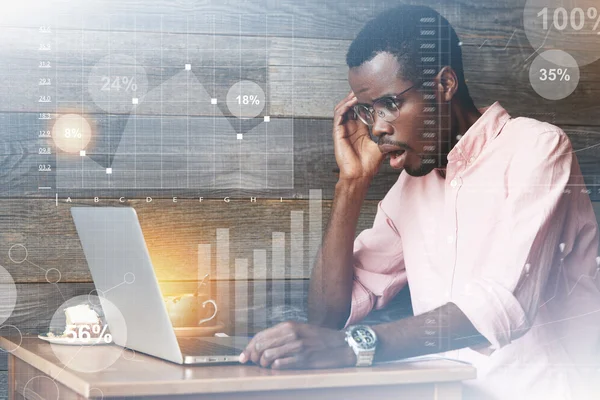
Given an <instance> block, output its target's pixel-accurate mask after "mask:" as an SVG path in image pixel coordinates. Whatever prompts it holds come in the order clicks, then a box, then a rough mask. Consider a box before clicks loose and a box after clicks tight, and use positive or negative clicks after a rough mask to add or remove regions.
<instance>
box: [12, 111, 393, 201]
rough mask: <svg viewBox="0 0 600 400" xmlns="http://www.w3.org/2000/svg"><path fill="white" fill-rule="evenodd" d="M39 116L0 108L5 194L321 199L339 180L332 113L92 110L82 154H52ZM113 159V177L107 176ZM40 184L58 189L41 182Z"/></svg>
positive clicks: (378, 186)
mask: <svg viewBox="0 0 600 400" xmlns="http://www.w3.org/2000/svg"><path fill="white" fill-rule="evenodd" d="M37 118H38V114H36V113H0V131H1V132H2V133H3V134H2V136H0V197H51V198H53V197H54V193H56V191H57V190H58V192H59V196H60V197H61V198H63V197H66V196H72V197H85V198H91V197H94V196H100V197H106V196H110V197H111V198H118V197H120V196H126V197H129V198H132V197H137V198H146V196H152V197H167V198H169V197H171V196H172V195H177V196H182V197H185V196H187V197H201V196H202V197H205V198H209V197H212V198H223V197H225V196H232V197H241V196H243V197H248V198H249V197H250V196H257V197H269V198H275V199H279V198H280V197H283V198H286V199H290V198H292V199H302V198H307V196H308V193H309V190H310V189H322V190H323V198H324V199H331V198H332V196H333V190H334V186H335V183H336V182H337V173H336V172H334V171H335V170H336V168H337V165H336V162H335V157H334V152H333V142H332V139H331V129H332V121H331V120H320V119H293V120H292V119H289V118H282V119H279V118H278V119H273V120H271V122H268V123H263V124H261V126H257V125H256V124H255V123H254V122H253V121H246V122H244V123H242V122H241V121H240V120H237V121H236V120H235V119H232V118H227V119H222V120H219V121H218V122H215V121H214V120H213V119H212V118H207V117H199V118H192V119H190V120H189V121H188V120H187V119H186V118H182V117H173V116H170V117H162V118H157V117H148V118H146V119H140V120H139V121H138V122H139V123H140V125H139V129H140V131H139V132H140V133H139V134H136V130H134V129H133V127H132V123H131V122H130V121H128V117H127V116H122V115H114V114H109V115H106V114H96V115H94V116H93V117H90V118H89V120H90V121H91V122H92V123H93V125H94V126H95V129H96V131H95V132H96V134H97V137H96V139H95V140H94V141H93V142H92V143H91V144H90V145H89V146H88V147H87V148H86V157H79V156H78V155H69V154H67V153H64V152H62V151H60V150H58V153H56V152H57V150H56V148H55V146H54V143H53V141H52V139H45V138H43V139H40V138H38V137H37V136H38V130H39V129H50V128H51V126H49V127H47V128H46V127H45V126H42V127H39V126H38V120H37ZM238 122H239V123H238ZM188 123H189V124H190V130H189V132H191V133H188V130H186V124H188ZM240 124H241V125H242V131H244V132H246V133H245V135H246V136H245V137H246V139H244V141H243V144H242V143H241V142H242V141H239V140H237V139H236V135H235V132H233V133H232V132H231V127H234V128H236V129H237V128H238V127H239V125H240ZM265 125H267V126H265ZM136 129H137V128H136ZM224 129H229V130H227V132H224V131H223V130H224ZM40 147H50V148H52V149H53V150H52V152H53V154H52V155H50V156H47V155H39V154H38V153H39V148H40ZM238 149H239V152H238ZM55 153H56V154H55ZM240 153H241V154H243V155H244V156H243V157H242V156H240ZM292 155H293V158H292ZM217 158H218V159H217ZM40 163H49V164H50V165H52V169H53V171H51V172H39V171H38V169H39V165H40ZM108 167H111V168H113V171H114V172H113V174H114V176H115V178H112V175H111V176H110V177H109V176H107V174H106V172H105V169H106V168H108ZM161 168H162V171H164V172H163V173H161V172H160V171H161ZM81 169H83V170H85V171H87V172H85V173H82V172H81ZM278 171H282V172H278ZM291 171H293V173H292V172H291ZM397 177H398V173H397V171H394V170H392V169H391V168H390V167H389V165H387V164H385V165H384V166H383V167H382V169H381V173H380V175H379V176H377V177H376V178H375V179H374V181H373V183H372V185H371V188H370V191H369V193H368V196H367V197H368V198H369V199H381V198H383V196H384V195H385V193H386V192H387V191H388V190H389V188H390V187H391V186H392V185H393V183H394V182H395V181H396V180H397ZM161 178H162V182H161ZM266 178H268V181H266V182H265V179H266ZM44 183H45V184H47V185H48V186H49V187H51V188H53V189H54V190H46V191H44V190H39V189H38V187H40V186H45V185H44ZM161 184H162V187H163V189H160V187H161ZM136 187H137V188H138V189H136ZM56 188H58V189H56ZM186 188H188V189H186ZM277 188H282V189H277Z"/></svg>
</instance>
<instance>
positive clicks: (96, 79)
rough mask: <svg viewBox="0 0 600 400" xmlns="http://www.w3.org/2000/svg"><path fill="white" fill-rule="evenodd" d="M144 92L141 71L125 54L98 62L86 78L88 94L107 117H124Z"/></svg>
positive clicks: (134, 61) (146, 81)
mask: <svg viewBox="0 0 600 400" xmlns="http://www.w3.org/2000/svg"><path fill="white" fill-rule="evenodd" d="M147 90H148V78H147V76H146V70H145V68H144V67H142V66H141V65H138V64H137V61H136V59H135V58H133V57H131V56H128V55H125V54H110V55H108V56H106V57H104V58H102V59H101V60H100V61H98V63H97V64H96V65H94V67H93V68H92V70H91V71H90V75H89V77H88V91H89V93H90V95H91V96H92V99H93V100H94V103H96V105H97V106H98V107H100V108H101V109H103V110H104V111H106V112H109V113H128V112H129V111H131V108H132V107H134V105H135V104H138V101H139V99H140V98H142V97H144V95H145V94H146V92H147Z"/></svg>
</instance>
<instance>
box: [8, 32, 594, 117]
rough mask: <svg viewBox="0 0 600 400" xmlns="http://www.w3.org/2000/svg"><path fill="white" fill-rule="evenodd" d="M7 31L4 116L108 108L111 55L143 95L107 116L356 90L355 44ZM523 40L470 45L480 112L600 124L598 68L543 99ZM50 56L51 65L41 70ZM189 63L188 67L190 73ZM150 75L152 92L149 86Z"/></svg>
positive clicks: (312, 105) (276, 104) (323, 103)
mask: <svg viewBox="0 0 600 400" xmlns="http://www.w3.org/2000/svg"><path fill="white" fill-rule="evenodd" d="M516 28H517V27H515V29H516ZM88 29H90V28H88ZM0 33H2V35H3V36H5V37H6V40H5V41H4V42H3V43H4V45H0V54H1V55H2V56H3V57H2V59H1V61H0V69H1V70H2V71H3V73H2V75H1V76H0V83H2V84H3V85H4V86H5V87H8V88H14V90H11V91H10V92H11V93H10V95H9V96H5V97H3V98H2V99H0V111H12V112H17V111H36V112H57V111H58V112H66V110H77V111H78V112H81V113H84V114H94V113H98V112H101V111H103V108H101V107H100V106H101V104H100V103H97V102H95V101H94V99H95V98H97V97H94V95H98V94H101V93H102V92H101V89H100V84H101V78H102V76H103V75H102V74H108V72H106V71H108V69H107V70H106V71H105V72H102V71H104V70H102V69H101V70H98V69H95V68H94V67H95V66H97V65H102V64H101V63H102V61H103V60H104V58H105V57H107V56H108V55H109V54H112V55H113V57H117V56H116V55H117V54H118V55H122V56H123V57H127V58H126V60H121V59H120V58H119V63H116V64H117V66H116V67H114V69H115V70H114V71H113V72H112V75H116V74H119V75H120V74H121V73H122V74H128V75H131V76H134V75H135V76H136V79H137V81H138V83H139V86H140V88H139V92H135V95H134V92H131V96H130V97H139V98H140V100H139V105H137V106H135V108H134V107H133V106H132V105H131V104H129V105H127V104H125V105H123V106H117V105H116V104H117V101H118V100H123V98H122V97H121V96H120V93H115V96H114V103H113V106H112V107H111V109H110V111H114V112H117V113H123V114H125V115H127V114H129V113H130V112H133V111H134V110H135V113H136V114H137V115H179V116H181V115H191V116H213V115H217V116H221V115H225V116H231V115H232V113H231V112H230V111H229V109H228V107H227V106H226V101H225V99H226V96H227V93H228V91H229V89H230V88H231V86H232V85H233V84H235V83H236V82H238V81H240V80H251V81H254V82H256V83H257V84H258V85H260V86H261V87H262V89H263V91H264V92H265V95H266V100H265V102H264V103H263V105H264V106H265V108H264V111H263V112H262V113H261V114H260V117H262V116H263V115H269V116H272V117H291V116H293V117H302V118H331V116H332V114H333V108H334V106H335V105H336V104H337V103H338V102H339V101H340V100H341V99H342V98H344V97H345V96H346V94H347V93H348V91H349V85H348V83H347V70H348V69H347V67H346V63H345V56H346V52H347V49H348V47H349V45H350V42H351V41H350V40H332V39H330V38H318V39H305V38H295V37H294V38H289V37H277V36H266V37H260V36H258V37H257V36H255V35H252V34H251V33H247V35H248V36H214V35H205V34H193V35H188V34H185V35H183V34H173V33H170V32H169V33H167V34H164V33H163V34H161V33H157V32H156V31H154V32H144V31H142V32H137V33H136V34H135V35H133V34H131V32H113V31H91V30H90V31H88V30H84V31H73V30H67V31H57V32H56V33H55V34H54V36H53V37H52V41H51V42H49V43H51V44H52V46H53V47H52V49H53V50H51V51H48V52H47V54H44V52H41V53H40V51H39V50H38V47H39V43H40V40H42V41H43V40H44V38H43V37H40V33H39V32H38V30H32V29H23V28H10V27H5V28H0ZM255 34H258V35H264V32H262V31H261V32H255ZM483 40H486V39H483V38H482V41H483ZM514 40H515V41H517V39H514ZM517 43H518V46H517V47H504V46H490V45H485V46H480V45H478V44H473V45H467V44H465V45H464V46H463V64H464V68H465V77H466V79H467V82H468V86H469V88H470V92H471V95H472V96H473V98H474V100H475V103H476V104H477V105H478V106H481V107H483V106H485V105H489V104H491V103H492V102H494V101H500V102H502V103H503V104H505V105H506V107H507V109H508V110H509V112H512V113H515V114H522V115H527V114H531V113H549V114H553V116H552V118H553V120H554V122H555V123H558V124H576V125H595V126H597V125H600V121H599V120H598V118H597V117H596V114H597V112H595V111H598V108H597V107H598V106H597V104H596V102H594V99H595V98H597V97H598V95H599V93H600V63H593V64H590V65H587V66H584V67H582V68H581V71H580V75H581V79H580V82H579V85H578V88H577V89H576V90H575V92H574V93H573V94H572V95H570V96H568V97H567V98H565V99H563V100H560V101H550V100H545V99H543V98H542V97H540V96H539V95H538V94H537V93H536V92H535V91H534V90H533V88H532V87H531V84H530V78H529V68H530V66H531V63H532V62H533V61H534V59H535V57H531V55H532V54H534V49H532V48H531V47H530V46H529V44H528V43H527V41H525V42H521V41H518V42H517ZM44 57H46V58H47V59H48V60H51V62H52V65H53V67H52V68H50V69H48V70H43V69H42V70H40V68H39V62H40V60H45V59H46V58H44ZM99 63H100V64H99ZM188 63H189V64H191V66H192V69H191V71H185V70H184V65H185V64H188ZM54 64H56V65H54ZM39 78H48V79H51V85H50V86H39ZM144 78H146V79H147V92H146V91H145V90H142V87H145V86H144V85H143V84H142V82H143V81H144ZM105 93H107V92H105ZM40 95H49V96H51V101H50V102H49V103H40V102H39V96H40ZM130 97H127V96H126V97H125V98H124V100H125V101H129V100H130ZM213 97H214V98H217V99H219V103H218V104H217V105H216V106H214V105H211V104H210V99H211V98H213ZM103 106H104V107H106V106H107V105H106V104H104V105H103ZM104 110H106V108H104Z"/></svg>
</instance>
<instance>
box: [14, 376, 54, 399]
mask: <svg viewBox="0 0 600 400" xmlns="http://www.w3.org/2000/svg"><path fill="white" fill-rule="evenodd" d="M42 380H47V381H50V383H42V382H41V381H42ZM51 386H54V388H53V389H50V387H51ZM35 388H44V393H43V394H44V399H48V400H52V399H56V400H58V398H59V397H60V391H59V390H58V385H57V384H56V382H55V381H54V379H52V378H50V377H49V376H43V375H40V376H34V377H33V378H31V379H30V380H28V381H27V383H26V384H25V386H24V387H23V396H25V398H27V399H38V398H40V394H41V393H38V392H36V390H35ZM55 393H56V396H54V394H55Z"/></svg>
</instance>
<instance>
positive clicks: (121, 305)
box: [71, 207, 249, 364]
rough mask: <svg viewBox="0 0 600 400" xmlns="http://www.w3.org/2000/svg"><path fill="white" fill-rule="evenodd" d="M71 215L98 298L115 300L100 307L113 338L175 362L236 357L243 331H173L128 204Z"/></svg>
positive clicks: (85, 209)
mask: <svg viewBox="0 0 600 400" xmlns="http://www.w3.org/2000/svg"><path fill="white" fill-rule="evenodd" d="M71 215H72V216H73V220H74V221H75V227H76V229H77V233H78V235H79V239H80V241H81V246H82V247H83V252H84V254H85V258H86V260H87V263H88V266H89V268H90V271H91V274H92V279H93V281H94V285H95V286H96V290H97V291H98V294H99V295H100V301H101V303H102V300H103V299H106V300H108V301H110V302H111V303H112V305H114V306H115V307H103V311H104V314H105V318H106V322H107V323H108V326H109V329H110V331H111V334H112V336H113V341H114V343H116V344H117V345H119V346H122V347H127V348H129V349H132V350H135V351H139V352H142V353H145V354H149V355H152V356H155V357H158V358H162V359H164V360H167V361H171V362H174V363H178V364H213V363H237V362H239V355H240V353H241V352H242V350H243V349H244V348H245V347H246V345H247V344H248V342H249V339H248V338H247V337H202V338H194V337H177V336H176V334H175V331H174V329H173V325H172V324H171V320H170V319H169V315H168V313H167V308H166V305H165V302H164V300H163V297H162V294H161V291H160V288H159V286H158V280H157V279H156V275H155V273H154V268H153V267H152V261H151V260H150V255H149V253H148V248H147V247H146V242H145V240H144V235H143V234H142V228H141V227H140V223H139V221H138V218H137V214H136V212H135V210H134V209H133V208H130V207H72V208H71ZM115 308H116V310H115ZM119 312H120V315H119ZM123 320H124V323H120V321H123Z"/></svg>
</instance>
